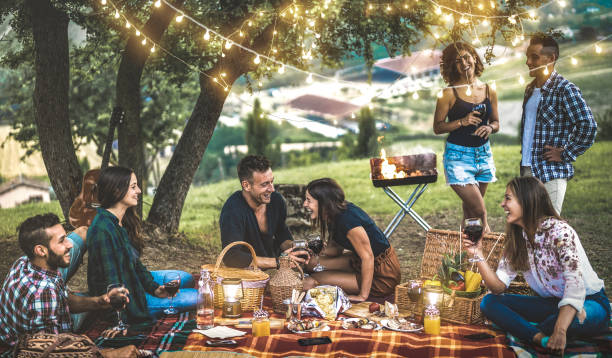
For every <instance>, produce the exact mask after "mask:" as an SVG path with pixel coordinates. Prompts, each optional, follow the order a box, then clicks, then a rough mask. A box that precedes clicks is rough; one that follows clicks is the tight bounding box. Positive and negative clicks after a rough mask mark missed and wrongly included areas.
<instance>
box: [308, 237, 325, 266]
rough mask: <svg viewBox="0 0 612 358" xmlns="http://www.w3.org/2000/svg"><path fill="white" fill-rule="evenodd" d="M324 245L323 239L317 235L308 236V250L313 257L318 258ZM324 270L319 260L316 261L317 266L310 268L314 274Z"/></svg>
mask: <svg viewBox="0 0 612 358" xmlns="http://www.w3.org/2000/svg"><path fill="white" fill-rule="evenodd" d="M324 247H325V244H324V243H323V239H321V236H320V235H319V234H311V235H309V236H308V249H309V250H310V251H312V254H313V255H314V256H317V257H318V256H319V254H320V253H321V251H323V248H324ZM323 270H325V268H324V267H323V266H322V265H321V263H320V260H318V262H317V264H316V265H315V266H314V267H313V268H312V271H314V272H321V271H323Z"/></svg>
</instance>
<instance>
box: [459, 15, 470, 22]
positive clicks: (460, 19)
mask: <svg viewBox="0 0 612 358" xmlns="http://www.w3.org/2000/svg"><path fill="white" fill-rule="evenodd" d="M467 22H468V20H467V19H466V18H465V17H463V16H461V17H460V18H459V23H460V24H467Z"/></svg>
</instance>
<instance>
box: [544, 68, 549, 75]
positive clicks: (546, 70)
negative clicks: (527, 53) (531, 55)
mask: <svg viewBox="0 0 612 358" xmlns="http://www.w3.org/2000/svg"><path fill="white" fill-rule="evenodd" d="M543 73H544V75H545V76H548V74H549V73H550V72H548V66H546V67H544V71H543Z"/></svg>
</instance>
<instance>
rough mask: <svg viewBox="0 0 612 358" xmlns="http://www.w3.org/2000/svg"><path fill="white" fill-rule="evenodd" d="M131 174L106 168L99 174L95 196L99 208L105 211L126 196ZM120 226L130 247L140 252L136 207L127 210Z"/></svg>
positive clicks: (139, 228)
mask: <svg viewBox="0 0 612 358" xmlns="http://www.w3.org/2000/svg"><path fill="white" fill-rule="evenodd" d="M132 173H134V172H133V171H132V170H131V169H129V168H124V167H108V168H106V169H104V170H103V171H102V172H101V173H100V178H99V179H98V183H97V196H98V202H99V203H100V206H102V207H103V208H105V209H108V208H111V207H113V206H114V205H115V204H117V203H118V202H120V201H121V200H122V199H123V198H124V197H125V194H127V192H128V189H129V187H130V180H131V179H132ZM121 224H122V225H123V227H125V229H126V230H127V232H128V235H129V237H130V240H131V241H132V245H134V247H135V248H136V250H138V252H142V249H143V247H144V242H143V239H142V235H141V221H140V217H139V216H138V214H137V213H136V207H130V208H127V210H126V211H125V215H123V219H122V220H121Z"/></svg>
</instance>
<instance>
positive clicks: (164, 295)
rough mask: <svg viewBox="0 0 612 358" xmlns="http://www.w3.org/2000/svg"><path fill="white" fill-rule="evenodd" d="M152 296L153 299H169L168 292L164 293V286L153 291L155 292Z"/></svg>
mask: <svg viewBox="0 0 612 358" xmlns="http://www.w3.org/2000/svg"><path fill="white" fill-rule="evenodd" d="M153 295H154V296H155V297H159V298H168V297H170V295H169V294H168V291H166V286H164V285H161V286H159V287H158V288H156V289H155V292H153Z"/></svg>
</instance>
